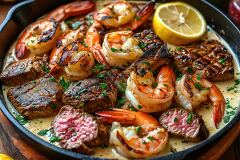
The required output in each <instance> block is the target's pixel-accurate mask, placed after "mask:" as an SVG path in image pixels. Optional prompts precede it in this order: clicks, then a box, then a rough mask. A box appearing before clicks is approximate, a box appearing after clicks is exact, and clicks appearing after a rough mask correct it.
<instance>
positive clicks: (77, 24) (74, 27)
mask: <svg viewBox="0 0 240 160" xmlns="http://www.w3.org/2000/svg"><path fill="white" fill-rule="evenodd" d="M80 25H81V22H80V21H76V22H74V23H72V24H71V27H72V28H73V29H78V28H79V27H80Z"/></svg>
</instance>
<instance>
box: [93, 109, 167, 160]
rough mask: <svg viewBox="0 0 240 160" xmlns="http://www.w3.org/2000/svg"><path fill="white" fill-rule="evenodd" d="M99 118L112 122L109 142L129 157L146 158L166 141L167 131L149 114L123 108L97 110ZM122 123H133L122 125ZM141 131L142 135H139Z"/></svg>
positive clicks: (161, 147)
mask: <svg viewBox="0 0 240 160" xmlns="http://www.w3.org/2000/svg"><path fill="white" fill-rule="evenodd" d="M97 115H98V116H99V117H100V118H99V119H100V120H101V121H102V122H105V123H112V129H111V132H110V144H112V145H113V146H114V148H115V149H116V151H117V152H118V153H120V154H122V155H123V156H126V157H129V158H146V157H149V156H151V155H153V154H156V153H159V152H160V151H162V150H163V149H164V148H165V146H166V144H167V142H168V133H167V132H166V131H165V130H164V128H162V127H161V126H160V124H159V122H158V121H157V120H156V119H155V118H154V117H152V116H151V115H149V114H146V113H143V112H134V111H129V110H123V109H114V110H112V111H102V112H98V113H97ZM121 124H123V125H133V126H129V127H123V126H121ZM140 133H142V135H143V136H139V134H140Z"/></svg>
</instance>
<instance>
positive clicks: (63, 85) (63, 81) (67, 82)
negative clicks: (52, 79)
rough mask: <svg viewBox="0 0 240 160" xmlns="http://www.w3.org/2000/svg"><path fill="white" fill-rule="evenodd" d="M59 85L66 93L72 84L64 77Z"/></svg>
mask: <svg viewBox="0 0 240 160" xmlns="http://www.w3.org/2000/svg"><path fill="white" fill-rule="evenodd" d="M59 83H60V85H61V86H62V87H63V89H64V91H66V90H67V89H68V87H69V86H70V84H71V82H70V81H65V79H64V78H63V77H61V79H60V81H59Z"/></svg>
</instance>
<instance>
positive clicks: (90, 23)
mask: <svg viewBox="0 0 240 160" xmlns="http://www.w3.org/2000/svg"><path fill="white" fill-rule="evenodd" d="M85 18H86V19H87V22H88V23H89V26H91V25H92V24H93V22H94V19H93V15H92V14H88V15H87V16H86V17H85Z"/></svg>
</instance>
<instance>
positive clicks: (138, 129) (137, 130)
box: [136, 126, 142, 134]
mask: <svg viewBox="0 0 240 160" xmlns="http://www.w3.org/2000/svg"><path fill="white" fill-rule="evenodd" d="M141 129H142V127H140V126H138V127H136V133H137V134H138V133H140V131H141Z"/></svg>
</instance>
